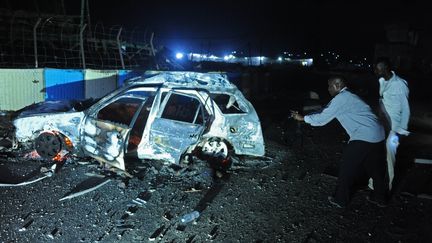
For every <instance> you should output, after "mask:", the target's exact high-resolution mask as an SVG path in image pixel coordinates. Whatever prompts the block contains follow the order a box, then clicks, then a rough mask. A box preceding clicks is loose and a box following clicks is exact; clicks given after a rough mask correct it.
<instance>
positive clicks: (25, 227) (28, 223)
mask: <svg viewBox="0 0 432 243" xmlns="http://www.w3.org/2000/svg"><path fill="white" fill-rule="evenodd" d="M33 221H34V219H30V220H29V221H27V223H25V224H24V225H23V227H21V228H20V229H19V230H18V231H19V232H22V231H26V230H27V229H28V227H29V226H30V225H31V224H32V223H33Z"/></svg>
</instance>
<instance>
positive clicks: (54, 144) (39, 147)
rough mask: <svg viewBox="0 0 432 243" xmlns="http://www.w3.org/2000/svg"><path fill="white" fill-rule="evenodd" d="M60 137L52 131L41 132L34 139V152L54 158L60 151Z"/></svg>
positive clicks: (43, 156)
mask: <svg viewBox="0 0 432 243" xmlns="http://www.w3.org/2000/svg"><path fill="white" fill-rule="evenodd" d="M61 146H62V144H61V141H60V138H59V137H58V136H57V135H55V134H52V133H42V134H41V135H39V137H38V138H37V139H36V152H37V153H38V154H39V155H40V156H41V157H42V158H46V159H52V158H54V157H55V156H56V155H57V154H58V153H59V152H60V151H61Z"/></svg>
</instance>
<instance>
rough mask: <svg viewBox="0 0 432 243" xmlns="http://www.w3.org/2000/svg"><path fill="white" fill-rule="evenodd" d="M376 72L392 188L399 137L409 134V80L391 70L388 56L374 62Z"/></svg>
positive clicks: (390, 186) (390, 185)
mask: <svg viewBox="0 0 432 243" xmlns="http://www.w3.org/2000/svg"><path fill="white" fill-rule="evenodd" d="M374 72H375V75H376V76H377V77H378V82H379V86H380V87H379V94H380V111H381V113H382V114H383V117H384V119H383V123H384V124H385V127H386V130H387V131H386V132H387V133H388V135H387V139H386V149H387V172H388V177H389V189H390V190H391V188H392V182H393V178H394V166H395V163H396V151H397V148H398V146H399V138H400V136H407V135H408V134H409V132H408V121H409V117H410V108H409V103H408V96H409V89H408V83H407V81H405V80H404V79H402V78H400V77H399V76H397V75H396V74H395V72H393V71H392V70H391V66H390V61H389V60H388V59H386V58H379V59H377V61H376V62H375V64H374Z"/></svg>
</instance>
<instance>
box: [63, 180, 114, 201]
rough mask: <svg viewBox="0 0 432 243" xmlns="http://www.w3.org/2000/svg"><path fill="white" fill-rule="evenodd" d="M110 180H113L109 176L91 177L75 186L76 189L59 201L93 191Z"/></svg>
mask: <svg viewBox="0 0 432 243" xmlns="http://www.w3.org/2000/svg"><path fill="white" fill-rule="evenodd" d="M110 181H111V180H110V179H107V178H98V177H90V178H89V179H87V180H85V181H83V182H81V183H80V184H78V185H77V186H76V187H75V188H74V190H72V191H71V192H70V193H68V194H66V195H65V196H64V197H62V198H60V199H59V201H63V200H66V199H71V198H74V197H78V196H81V195H84V194H86V193H88V192H92V191H94V190H96V189H98V188H99V187H101V186H103V185H105V184H107V183H108V182H110Z"/></svg>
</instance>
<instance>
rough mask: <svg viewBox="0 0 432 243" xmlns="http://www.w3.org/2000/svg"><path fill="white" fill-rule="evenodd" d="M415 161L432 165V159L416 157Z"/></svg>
mask: <svg viewBox="0 0 432 243" xmlns="http://www.w3.org/2000/svg"><path fill="white" fill-rule="evenodd" d="M414 162H415V163H417V164H428V165H432V159H420V158H416V159H415V160H414Z"/></svg>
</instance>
